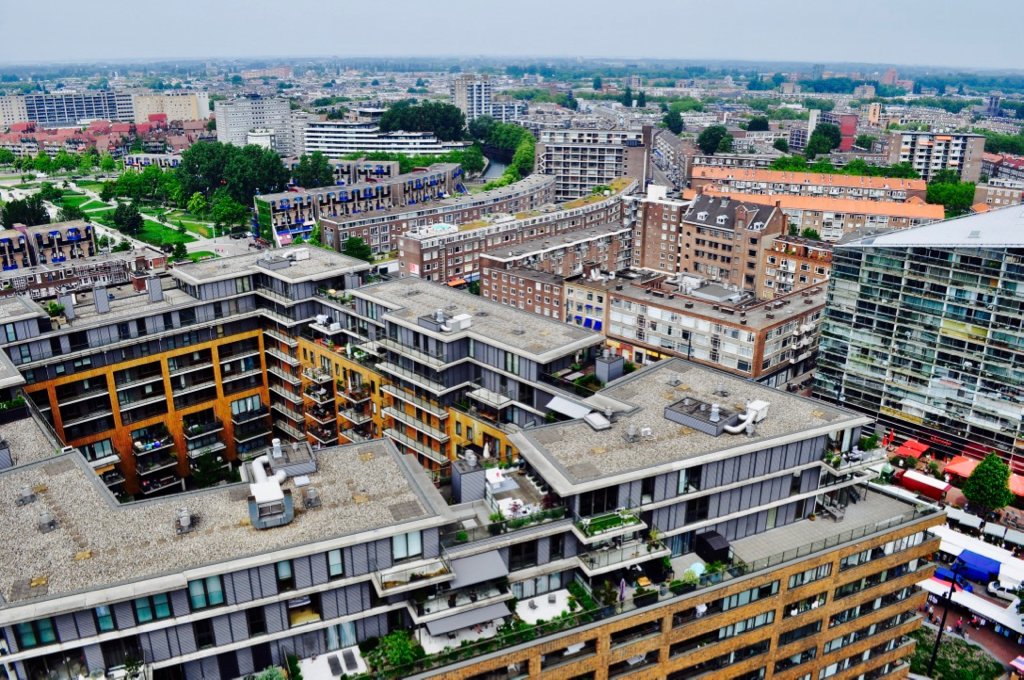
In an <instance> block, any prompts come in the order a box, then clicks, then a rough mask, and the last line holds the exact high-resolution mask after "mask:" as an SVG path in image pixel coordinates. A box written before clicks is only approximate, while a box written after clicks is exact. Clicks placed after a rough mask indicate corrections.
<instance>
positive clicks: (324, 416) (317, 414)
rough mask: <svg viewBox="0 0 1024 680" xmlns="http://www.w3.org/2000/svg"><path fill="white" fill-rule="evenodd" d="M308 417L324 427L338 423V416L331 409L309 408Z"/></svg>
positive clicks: (307, 410)
mask: <svg viewBox="0 0 1024 680" xmlns="http://www.w3.org/2000/svg"><path fill="white" fill-rule="evenodd" d="M306 415H307V416H308V417H310V418H312V419H313V420H315V421H316V422H318V423H320V424H322V425H330V424H332V423H334V422H335V421H337V415H335V413H334V412H333V411H332V410H331V409H329V408H323V407H315V408H308V409H306Z"/></svg>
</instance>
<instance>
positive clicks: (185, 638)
mask: <svg viewBox="0 0 1024 680" xmlns="http://www.w3.org/2000/svg"><path fill="white" fill-rule="evenodd" d="M174 630H175V631H176V632H177V634H178V654H191V653H192V652H194V651H196V636H195V633H193V632H192V626H190V625H186V626H175V628H174ZM172 643H173V640H172Z"/></svg>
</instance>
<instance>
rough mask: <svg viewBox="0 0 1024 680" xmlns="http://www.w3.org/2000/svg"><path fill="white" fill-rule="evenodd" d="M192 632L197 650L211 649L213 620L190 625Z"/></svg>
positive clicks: (195, 622) (204, 620) (212, 644)
mask: <svg viewBox="0 0 1024 680" xmlns="http://www.w3.org/2000/svg"><path fill="white" fill-rule="evenodd" d="M192 632H193V633H195V636H196V647H197V648H198V649H206V648H207V647H213V646H214V644H216V643H215V642H214V639H213V619H201V620H199V621H194V622H193V623H192Z"/></svg>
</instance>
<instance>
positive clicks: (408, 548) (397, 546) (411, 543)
mask: <svg viewBox="0 0 1024 680" xmlns="http://www.w3.org/2000/svg"><path fill="white" fill-rule="evenodd" d="M422 554H423V537H422V535H421V534H420V532H419V531H410V532H409V533H407V534H399V535H398V536H392V537H391V557H392V558H393V559H394V560H396V561H397V560H405V559H409V558H410V557H416V556H419V555H422Z"/></svg>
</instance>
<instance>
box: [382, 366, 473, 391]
mask: <svg viewBox="0 0 1024 680" xmlns="http://www.w3.org/2000/svg"><path fill="white" fill-rule="evenodd" d="M377 368H378V369H379V370H381V371H385V372H387V373H390V374H392V375H396V376H398V377H399V378H404V379H405V380H408V381H409V382H413V383H416V384H417V385H419V386H420V387H423V388H426V389H427V390H429V391H431V392H434V393H435V394H443V393H444V392H448V391H450V390H453V389H455V387H456V386H453V387H445V386H444V385H443V384H442V383H440V382H438V381H437V380H432V379H430V378H427V377H424V376H422V375H420V374H419V373H416V372H415V371H411V370H409V369H407V368H402V367H401V366H399V365H398V364H393V363H391V362H389V361H382V362H380V363H379V364H377Z"/></svg>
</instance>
